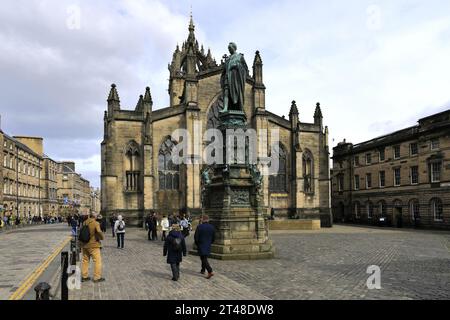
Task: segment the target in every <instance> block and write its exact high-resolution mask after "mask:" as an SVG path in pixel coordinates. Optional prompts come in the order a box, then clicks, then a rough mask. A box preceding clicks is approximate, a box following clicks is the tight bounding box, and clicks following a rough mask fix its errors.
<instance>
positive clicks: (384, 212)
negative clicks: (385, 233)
mask: <svg viewBox="0 0 450 320" xmlns="http://www.w3.org/2000/svg"><path fill="white" fill-rule="evenodd" d="M378 211H379V213H380V216H381V217H386V216H387V207H386V202H384V201H380V202H379V204H378Z"/></svg>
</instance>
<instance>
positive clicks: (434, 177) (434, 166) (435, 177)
mask: <svg viewBox="0 0 450 320" xmlns="http://www.w3.org/2000/svg"><path fill="white" fill-rule="evenodd" d="M430 166H431V182H439V181H441V162H432V163H431V164H430Z"/></svg>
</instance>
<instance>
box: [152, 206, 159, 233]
mask: <svg viewBox="0 0 450 320" xmlns="http://www.w3.org/2000/svg"><path fill="white" fill-rule="evenodd" d="M152 222H153V229H152V240H158V218H157V217H156V212H153V215H152Z"/></svg>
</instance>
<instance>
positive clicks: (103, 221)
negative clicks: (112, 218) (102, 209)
mask: <svg viewBox="0 0 450 320" xmlns="http://www.w3.org/2000/svg"><path fill="white" fill-rule="evenodd" d="M97 221H98V223H100V229H101V230H102V232H103V233H105V232H106V218H104V217H103V216H102V215H101V214H99V215H98V216H97Z"/></svg>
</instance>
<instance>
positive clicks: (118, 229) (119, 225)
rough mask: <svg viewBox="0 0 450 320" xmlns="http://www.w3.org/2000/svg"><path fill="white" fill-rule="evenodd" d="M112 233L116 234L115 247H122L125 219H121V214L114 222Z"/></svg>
mask: <svg viewBox="0 0 450 320" xmlns="http://www.w3.org/2000/svg"><path fill="white" fill-rule="evenodd" d="M114 233H115V234H116V235H117V248H121V249H123V245H124V241H125V221H123V218H122V216H121V215H119V216H118V217H117V220H116V222H115V224H114Z"/></svg>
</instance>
